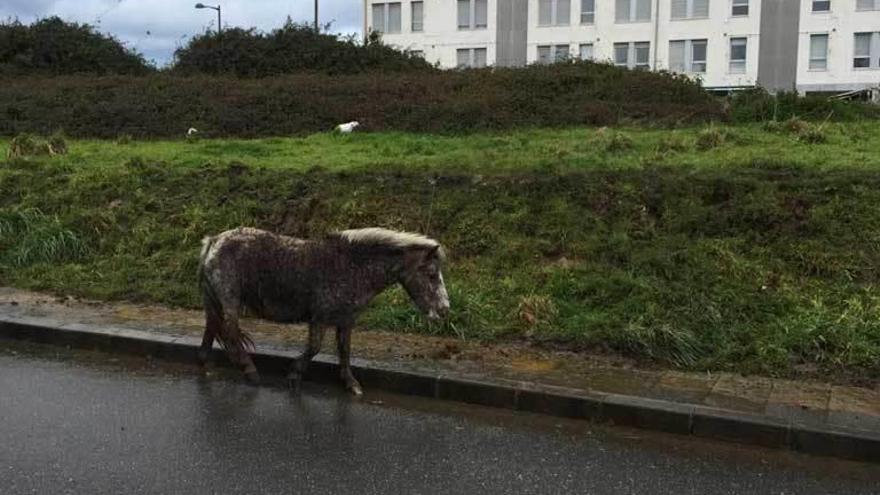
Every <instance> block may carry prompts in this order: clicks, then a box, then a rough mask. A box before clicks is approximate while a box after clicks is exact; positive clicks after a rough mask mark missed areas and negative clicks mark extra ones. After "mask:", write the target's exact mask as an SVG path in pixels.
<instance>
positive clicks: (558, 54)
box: [538, 45, 571, 64]
mask: <svg viewBox="0 0 880 495" xmlns="http://www.w3.org/2000/svg"><path fill="white" fill-rule="evenodd" d="M570 56H571V54H570V53H569V46H568V45H538V63H541V64H549V63H556V62H564V61H566V60H568V58H569V57H570Z"/></svg>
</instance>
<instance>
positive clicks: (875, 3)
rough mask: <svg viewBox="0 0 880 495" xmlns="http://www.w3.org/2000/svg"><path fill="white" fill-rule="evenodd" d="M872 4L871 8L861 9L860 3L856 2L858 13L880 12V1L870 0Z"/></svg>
mask: <svg viewBox="0 0 880 495" xmlns="http://www.w3.org/2000/svg"><path fill="white" fill-rule="evenodd" d="M868 2H871V6H870V7H861V6H859V3H860V2H859V1H858V0H856V12H872V11H875V10H880V0H868Z"/></svg>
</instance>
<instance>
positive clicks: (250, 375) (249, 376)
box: [244, 371, 260, 385]
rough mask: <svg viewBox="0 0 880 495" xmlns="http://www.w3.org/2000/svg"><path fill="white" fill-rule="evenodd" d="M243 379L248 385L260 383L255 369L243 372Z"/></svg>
mask: <svg viewBox="0 0 880 495" xmlns="http://www.w3.org/2000/svg"><path fill="white" fill-rule="evenodd" d="M244 377H245V379H246V380H247V382H248V384H250V385H259V384H260V374H259V373H257V372H256V371H250V372H247V373H245V374H244Z"/></svg>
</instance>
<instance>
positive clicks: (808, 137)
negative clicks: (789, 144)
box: [763, 117, 828, 144]
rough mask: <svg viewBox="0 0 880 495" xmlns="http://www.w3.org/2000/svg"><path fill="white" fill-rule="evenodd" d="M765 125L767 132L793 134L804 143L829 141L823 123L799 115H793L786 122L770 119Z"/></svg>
mask: <svg viewBox="0 0 880 495" xmlns="http://www.w3.org/2000/svg"><path fill="white" fill-rule="evenodd" d="M763 127H764V130H765V131H767V132H773V133H777V134H783V133H785V134H791V135H793V136H794V137H795V138H796V139H797V140H798V141H800V142H803V143H808V144H821V143H825V142H827V141H828V136H827V134H826V132H825V129H824V126H823V125H819V124H813V123H810V122H807V121H805V120H802V119H800V118H798V117H791V118H789V119H788V120H786V121H785V122H779V121H776V120H770V121H767V122H765V123H764V126H763Z"/></svg>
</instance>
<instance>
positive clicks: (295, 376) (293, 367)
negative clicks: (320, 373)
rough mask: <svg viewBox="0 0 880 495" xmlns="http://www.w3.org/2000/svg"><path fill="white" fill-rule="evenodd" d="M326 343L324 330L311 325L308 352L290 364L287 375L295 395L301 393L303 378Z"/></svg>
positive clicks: (314, 324) (318, 326)
mask: <svg viewBox="0 0 880 495" xmlns="http://www.w3.org/2000/svg"><path fill="white" fill-rule="evenodd" d="M323 341H324V328H323V327H322V326H320V325H318V324H317V323H310V324H309V343H308V345H307V346H306V350H305V351H303V353H302V356H300V357H299V359H296V360H294V361H293V362H292V363H291V364H290V371H289V372H288V373H287V384H288V385H289V386H290V390H291V391H292V392H294V393H299V389H300V384H301V382H302V377H303V375H304V374H305V372H306V370H307V369H308V367H309V363H310V362H311V361H312V358H313V357H315V354H317V353H318V352H320V351H321V343H322V342H323Z"/></svg>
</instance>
